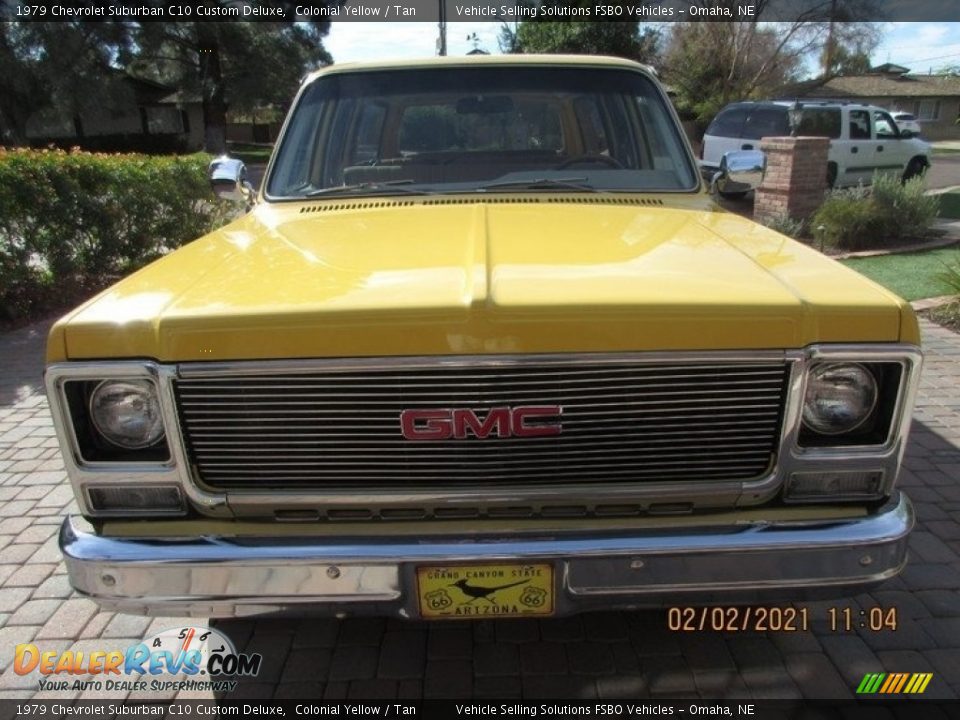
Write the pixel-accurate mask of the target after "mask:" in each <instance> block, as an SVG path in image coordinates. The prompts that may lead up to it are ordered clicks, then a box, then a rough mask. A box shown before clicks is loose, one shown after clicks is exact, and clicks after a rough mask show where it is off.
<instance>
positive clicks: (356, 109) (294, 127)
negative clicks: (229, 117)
mask: <svg viewBox="0 0 960 720" xmlns="http://www.w3.org/2000/svg"><path fill="white" fill-rule="evenodd" d="M571 177H576V181H575V185H576V186H577V187H573V188H570V187H569V186H570V185H571V180H570V178H571ZM552 179H555V180H557V181H566V183H567V186H568V187H567V188H566V189H568V190H570V189H573V190H580V189H582V187H583V186H586V187H587V189H590V188H595V189H602V190H622V191H628V192H629V191H637V190H642V191H649V190H693V189H695V188H696V187H697V186H698V174H697V173H696V171H695V169H694V166H693V164H692V162H691V161H690V156H689V153H688V152H687V150H686V147H685V145H684V142H683V137H682V134H681V132H680V129H679V127H678V126H677V124H676V122H675V121H674V120H673V117H672V115H671V114H670V111H669V108H668V106H667V103H666V102H665V101H664V98H663V95H662V93H661V92H660V91H659V90H658V88H657V86H656V84H655V83H654V82H653V81H651V80H650V79H649V78H647V77H646V76H645V75H643V74H641V73H639V72H633V71H629V70H614V69H576V70H571V69H568V68H524V67H520V68H518V67H505V68H489V67H487V68H464V67H457V68H449V69H447V68H443V69H410V70H392V71H370V72H349V73H331V74H329V75H322V76H320V77H319V78H318V79H317V80H316V81H314V82H313V83H311V84H310V85H309V86H308V87H307V88H306V89H305V90H304V92H303V93H302V95H301V97H300V100H299V101H298V103H297V106H296V107H295V108H294V109H293V111H292V114H291V116H290V120H289V122H288V124H287V129H286V130H285V131H284V136H283V138H282V139H281V141H280V147H279V148H278V149H277V155H276V159H275V161H274V165H273V169H272V170H271V173H270V177H269V178H268V180H267V184H266V188H267V195H268V196H269V197H273V198H296V197H304V196H310V195H312V194H313V195H315V194H320V193H323V192H332V191H337V192H338V193H347V194H349V193H351V192H363V191H369V190H371V189H373V190H379V189H380V188H382V187H386V186H387V185H388V184H389V186H390V188H391V191H392V192H396V193H400V192H406V191H415V192H418V193H432V192H476V191H485V190H486V189H487V188H486V187H485V186H487V185H491V184H496V183H501V184H503V183H508V184H513V183H518V184H523V183H530V182H536V183H537V187H535V188H533V189H540V188H543V189H549V190H551V191H552V192H557V191H558V185H556V184H553V185H551V184H550V183H549V182H545V181H549V180H552ZM560 189H561V190H562V189H563V188H562V185H561V188H560Z"/></svg>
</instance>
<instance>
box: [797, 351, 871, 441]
mask: <svg viewBox="0 0 960 720" xmlns="http://www.w3.org/2000/svg"><path fill="white" fill-rule="evenodd" d="M876 404H877V381H876V379H874V377H873V373H871V372H870V371H869V370H867V369H866V368H865V367H864V366H863V365H860V364H858V363H820V364H818V365H815V366H814V367H813V369H811V370H810V374H809V375H808V376H807V392H806V397H804V400H803V422H804V424H805V425H806V426H807V427H808V428H810V429H811V430H813V431H814V432H817V433H820V434H821V435H839V434H841V433H846V432H850V431H851V430H855V429H856V428H858V427H860V425H862V424H863V423H864V422H865V421H866V420H867V418H869V417H870V413H872V412H873V409H874V407H876Z"/></svg>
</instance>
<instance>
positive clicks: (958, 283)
mask: <svg viewBox="0 0 960 720" xmlns="http://www.w3.org/2000/svg"><path fill="white" fill-rule="evenodd" d="M940 279H941V280H943V282H945V283H946V284H947V285H948V286H949V287H950V289H951V290H953V292H954V293H956V295H957V296H958V297H960V252H958V253H957V257H956V258H954V259H953V260H952V261H950V262H948V263H944V271H943V273H941V275H940Z"/></svg>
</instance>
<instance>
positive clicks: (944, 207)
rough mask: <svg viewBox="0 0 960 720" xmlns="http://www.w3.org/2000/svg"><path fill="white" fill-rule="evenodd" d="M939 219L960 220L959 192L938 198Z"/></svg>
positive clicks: (945, 194)
mask: <svg viewBox="0 0 960 720" xmlns="http://www.w3.org/2000/svg"><path fill="white" fill-rule="evenodd" d="M940 217H942V218H949V219H951V220H960V192H956V191H954V192H948V193H943V194H942V195H941V196H940Z"/></svg>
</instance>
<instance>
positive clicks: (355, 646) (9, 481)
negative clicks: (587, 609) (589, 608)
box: [0, 322, 960, 699]
mask: <svg viewBox="0 0 960 720" xmlns="http://www.w3.org/2000/svg"><path fill="white" fill-rule="evenodd" d="M922 327H923V344H924V349H925V352H926V361H925V365H924V370H923V377H922V383H921V389H920V396H919V400H918V406H917V410H916V413H915V416H914V423H913V429H912V433H911V438H910V444H909V448H908V451H907V457H906V463H905V469H904V471H903V473H902V476H901V481H900V486H901V487H902V488H904V489H905V491H906V492H907V493H908V494H909V495H910V497H911V498H912V499H913V501H914V503H915V506H916V509H917V512H918V525H917V527H916V529H915V531H914V532H913V534H912V535H911V539H910V562H909V565H908V567H907V569H906V570H905V572H904V573H903V574H902V575H901V576H899V577H897V578H895V579H893V580H891V581H889V582H888V583H886V584H885V585H884V586H882V587H881V588H879V589H877V590H874V591H871V592H869V593H864V594H861V595H857V596H856V597H849V598H840V599H837V600H834V601H829V602H815V603H813V602H811V603H797V606H798V607H806V608H807V609H808V611H809V612H810V615H811V618H813V619H814V622H813V628H812V630H811V631H808V632H790V633H787V632H780V633H755V632H746V633H720V632H697V633H675V632H671V631H669V630H668V629H667V627H666V613H665V612H663V611H642V612H629V613H628V612H607V613H592V614H588V615H582V616H577V617H572V618H564V619H554V620H539V621H533V620H531V621H527V620H501V621H480V622H475V623H442V624H427V623H419V622H403V621H399V620H383V619H345V620H336V619H302V620H264V619H258V620H242V621H241V620H231V621H223V622H219V623H216V627H217V628H218V629H219V630H220V631H222V632H224V633H225V634H226V635H228V636H229V637H230V638H231V639H232V640H233V641H234V643H235V644H236V645H237V647H238V648H244V649H246V650H247V651H248V652H258V653H261V654H262V655H263V663H262V670H261V672H260V674H259V676H257V677H256V678H253V679H250V680H247V681H242V682H240V683H239V685H238V686H237V687H236V689H235V690H234V691H233V692H232V693H229V694H228V695H227V697H234V698H269V697H275V698H281V697H284V698H293V697H302V698H318V699H319V698H326V699H342V698H358V699H361V698H362V699H375V698H376V699H384V698H420V697H444V698H449V697H458V698H467V697H473V698H594V697H597V698H638V699H640V698H657V697H660V698H674V699H678V698H709V699H721V698H728V699H736V698H757V699H759V698H800V697H809V698H849V697H852V696H853V693H854V689H855V688H856V686H857V685H858V684H859V682H860V681H861V679H862V678H863V677H864V675H865V674H866V673H875V672H887V673H894V672H905V673H921V672H929V673H933V677H932V680H931V682H930V684H929V685H928V687H927V690H926V692H925V695H924V697H927V698H957V697H958V696H960V336H958V335H956V334H954V333H952V332H949V331H947V330H945V329H942V328H940V327H937V326H935V325H932V324H930V323H927V322H924V323H923V326H922ZM47 328H48V323H39V324H36V325H32V326H30V327H25V328H22V329H20V330H17V331H14V332H9V333H7V334H4V335H0V368H2V372H0V500H2V503H0V667H2V671H3V672H2V675H0V698H18V699H27V698H30V697H33V698H49V699H54V698H56V699H67V698H74V697H84V698H88V697H90V698H94V697H95V698H103V697H110V698H123V697H128V696H129V697H131V698H144V699H145V698H152V699H160V698H161V697H162V698H164V699H166V698H170V697H173V695H174V693H173V692H170V693H167V694H165V695H163V696H160V695H158V694H156V693H149V692H148V693H139V692H135V693H134V694H132V695H130V694H129V693H128V692H126V691H119V692H118V691H105V690H96V689H87V690H67V691H52V690H44V691H39V690H38V680H39V679H40V677H39V676H38V675H37V673H36V671H33V672H31V673H28V674H25V675H19V674H17V673H16V672H14V671H13V668H12V664H13V659H14V648H15V646H16V645H17V644H21V643H33V644H35V645H36V646H37V647H38V648H40V649H41V650H55V651H63V650H67V649H71V650H74V651H77V650H82V651H84V652H92V651H95V650H115V649H120V650H122V649H125V648H127V647H128V646H130V645H131V644H135V643H137V642H139V641H140V640H141V639H142V638H144V637H145V636H146V637H149V636H150V635H153V634H155V633H157V632H159V631H161V630H165V629H168V628H176V627H181V626H184V625H195V624H203V622H202V621H194V620H185V619H181V618H146V617H139V616H133V615H124V614H120V613H111V612H102V611H100V610H99V609H98V608H97V606H96V605H95V604H94V603H92V602H91V601H89V600H86V599H84V598H80V597H78V596H77V595H76V594H75V593H74V592H72V591H71V588H70V586H69V583H68V582H67V578H66V574H65V569H64V565H63V562H62V561H61V557H60V552H59V550H58V547H57V528H58V526H59V524H60V521H61V518H62V517H63V516H64V515H65V514H66V513H70V512H75V511H76V506H75V503H74V500H73V493H72V490H71V488H70V486H69V484H68V482H67V480H66V476H65V473H64V470H63V465H62V463H61V460H60V451H59V448H58V446H57V441H56V438H55V437H54V430H53V427H52V424H51V420H50V413H49V410H48V407H47V401H46V398H45V396H44V393H43V390H42V384H41V373H42V368H43V345H44V341H45V337H46V331H47ZM831 607H832V608H850V609H851V610H852V612H854V613H857V614H858V613H859V612H860V611H861V610H862V611H864V612H865V613H869V612H870V609H871V608H884V609H889V608H896V609H897V612H898V615H899V622H898V626H897V629H896V630H895V631H893V630H889V629H888V630H881V631H877V632H872V631H869V630H867V629H861V628H857V629H855V630H853V631H850V632H843V631H831V630H830V628H829V626H828V623H827V620H826V618H827V613H828V611H829V608H831ZM71 679H72V678H71ZM204 694H206V695H209V693H199V694H198V693H197V692H196V691H194V692H189V693H183V692H182V693H181V694H180V695H179V696H180V697H197V696H204Z"/></svg>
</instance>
